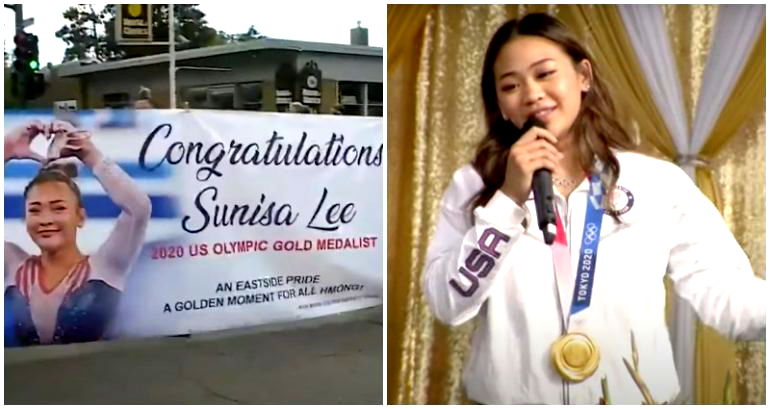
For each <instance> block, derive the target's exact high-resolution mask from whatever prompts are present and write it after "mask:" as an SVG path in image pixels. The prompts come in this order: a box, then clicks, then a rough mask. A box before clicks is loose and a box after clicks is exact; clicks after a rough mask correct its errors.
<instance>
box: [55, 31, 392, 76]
mask: <svg viewBox="0 0 770 409" xmlns="http://www.w3.org/2000/svg"><path fill="white" fill-rule="evenodd" d="M256 50H294V51H310V52H320V53H331V54H353V55H364V56H373V57H382V48H381V47H368V46H360V45H347V44H329V43H314V42H309V41H294V40H279V39H272V38H265V39H259V40H251V41H244V42H240V43H233V44H225V45H218V46H212V47H203V48H195V49H192V50H183V51H177V52H176V59H175V60H176V61H177V62H178V61H184V60H191V59H196V58H204V57H212V56H216V55H222V54H235V53H242V52H248V51H256ZM164 63H168V53H163V54H154V55H148V56H146V57H137V58H129V59H126V60H120V61H110V62H104V63H97V64H88V65H84V64H83V63H82V62H81V63H68V64H62V65H60V66H58V67H57V70H58V75H59V76H60V77H76V76H79V75H84V74H90V73H94V72H99V71H110V70H119V69H123V68H131V67H139V66H144V65H153V64H164Z"/></svg>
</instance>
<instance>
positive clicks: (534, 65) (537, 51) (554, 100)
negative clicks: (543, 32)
mask: <svg viewBox="0 0 770 409" xmlns="http://www.w3.org/2000/svg"><path fill="white" fill-rule="evenodd" d="M590 77H591V64H590V63H589V62H588V61H587V60H583V61H581V62H580V63H579V64H577V65H576V64H574V62H573V61H572V59H571V58H570V56H569V55H567V54H566V53H565V52H564V50H563V49H562V48H561V47H560V46H559V45H558V44H556V43H555V42H553V41H551V40H548V39H546V38H543V37H538V36H528V35H522V36H518V37H516V38H515V39H513V40H511V41H509V42H508V43H506V44H505V45H504V46H503V48H502V49H500V53H499V54H498V55H497V58H496V59H495V63H494V78H495V89H496V93H497V103H498V106H499V109H500V112H501V114H502V116H503V118H504V119H505V120H510V121H512V122H513V124H514V125H516V126H517V127H519V128H521V127H522V125H524V123H525V122H526V121H527V118H529V117H530V116H534V117H536V118H538V119H540V120H541V121H543V123H544V124H545V125H546V128H547V129H548V131H550V132H551V133H553V134H554V135H555V136H556V137H557V138H564V137H566V136H567V134H568V132H569V130H570V128H571V127H572V124H573V123H574V122H575V119H576V118H577V116H578V113H579V112H580V103H581V98H582V95H581V94H582V92H585V91H587V90H588V87H590Z"/></svg>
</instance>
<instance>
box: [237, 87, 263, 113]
mask: <svg viewBox="0 0 770 409" xmlns="http://www.w3.org/2000/svg"><path fill="white" fill-rule="evenodd" d="M238 92H239V96H240V98H239V101H238V102H239V104H236V105H239V106H240V107H239V108H240V109H243V110H248V111H261V110H262V84H260V83H258V82H252V83H247V84H239V85H238Z"/></svg>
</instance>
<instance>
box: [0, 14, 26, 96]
mask: <svg viewBox="0 0 770 409" xmlns="http://www.w3.org/2000/svg"><path fill="white" fill-rule="evenodd" d="M4 6H5V7H6V8H9V9H11V10H13V12H14V13H15V14H16V35H19V34H20V33H21V32H23V31H24V27H25V26H24V11H23V10H22V8H21V4H4ZM17 75H19V74H17ZM19 102H20V103H21V109H26V108H27V96H26V95H24V92H19Z"/></svg>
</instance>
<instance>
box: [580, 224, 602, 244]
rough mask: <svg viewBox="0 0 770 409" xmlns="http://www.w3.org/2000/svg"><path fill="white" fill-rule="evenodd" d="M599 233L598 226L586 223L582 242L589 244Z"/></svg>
mask: <svg viewBox="0 0 770 409" xmlns="http://www.w3.org/2000/svg"><path fill="white" fill-rule="evenodd" d="M598 234H599V226H597V225H596V223H588V224H587V225H586V231H585V233H583V244H585V245H589V244H591V243H593V242H595V241H596V238H597V236H598Z"/></svg>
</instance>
